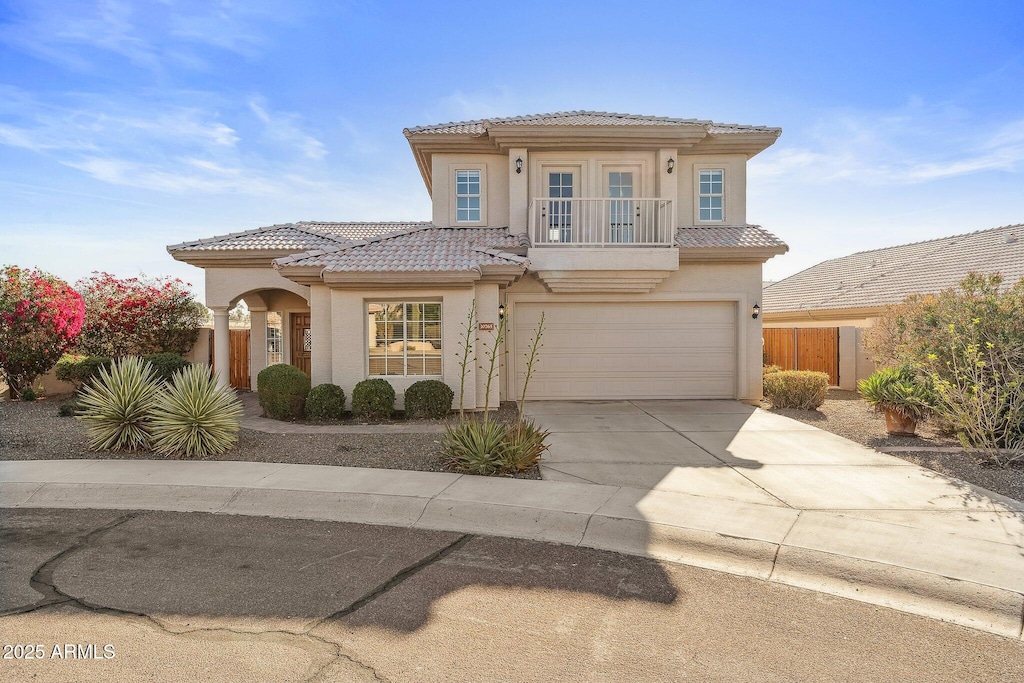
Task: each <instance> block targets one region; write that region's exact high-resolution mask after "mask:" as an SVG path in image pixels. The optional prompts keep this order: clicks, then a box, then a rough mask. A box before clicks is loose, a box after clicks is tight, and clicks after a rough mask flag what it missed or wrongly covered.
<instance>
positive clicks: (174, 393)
mask: <svg viewBox="0 0 1024 683" xmlns="http://www.w3.org/2000/svg"><path fill="white" fill-rule="evenodd" d="M241 417H242V404H241V403H239V401H238V398H237V397H236V396H235V392H234V391H232V389H231V387H228V386H222V385H219V384H218V383H217V377H216V375H213V374H211V372H210V370H209V369H208V368H206V367H204V366H202V365H191V366H188V367H186V368H183V369H181V370H179V371H178V372H176V373H174V375H173V376H172V377H171V381H170V382H169V383H168V384H167V386H166V388H165V389H164V390H163V391H162V392H161V393H160V395H159V396H158V397H157V399H156V404H155V405H154V406H153V420H152V431H153V450H155V451H156V452H157V453H161V454H163V455H174V456H182V457H187V458H196V457H204V456H208V455H219V454H220V453H224V452H225V451H227V450H229V449H230V448H231V447H232V446H234V445H235V443H236V442H237V441H238V427H239V422H240V420H241Z"/></svg>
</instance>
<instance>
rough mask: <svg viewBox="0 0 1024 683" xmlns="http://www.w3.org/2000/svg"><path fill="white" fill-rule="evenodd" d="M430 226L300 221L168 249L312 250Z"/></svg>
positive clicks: (218, 236) (421, 224)
mask: <svg viewBox="0 0 1024 683" xmlns="http://www.w3.org/2000/svg"><path fill="white" fill-rule="evenodd" d="M427 225H430V224H429V223H422V222H415V223H414V222H403V223H380V222H377V223H335V222H328V221H299V222H298V223H282V224H278V225H268V226H265V227H262V228H255V229H253V230H246V231H244V232H234V233H231V234H228V235H217V236H216V237H207V238H205V239H200V240H193V241H191V242H182V243H181V244H173V245H171V246H169V247H167V251H169V252H172V253H173V252H176V251H236V250H246V251H249V250H267V251H289V250H290V251H293V252H300V251H309V250H311V249H330V248H331V247H334V246H337V245H339V244H347V243H349V242H350V241H351V240H354V239H362V238H365V237H370V236H373V235H379V234H382V233H387V232H394V231H395V230H406V229H410V228H418V227H423V226H427Z"/></svg>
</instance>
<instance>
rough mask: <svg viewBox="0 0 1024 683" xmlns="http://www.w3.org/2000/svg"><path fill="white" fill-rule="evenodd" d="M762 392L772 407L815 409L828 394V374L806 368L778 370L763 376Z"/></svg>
mask: <svg viewBox="0 0 1024 683" xmlns="http://www.w3.org/2000/svg"><path fill="white" fill-rule="evenodd" d="M764 394H765V396H766V397H767V398H768V400H769V401H771V402H772V407H773V408H799V409H800V410H815V409H816V408H818V406H820V405H821V404H822V403H824V402H825V396H826V395H827V394H828V375H826V374H825V373H824V372H810V371H808V370H780V371H779V372H773V373H770V374H768V375H765V376H764Z"/></svg>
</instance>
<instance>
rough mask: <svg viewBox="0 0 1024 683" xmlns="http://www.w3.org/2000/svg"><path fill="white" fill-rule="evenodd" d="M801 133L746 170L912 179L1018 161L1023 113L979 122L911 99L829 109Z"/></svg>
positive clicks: (804, 176)
mask: <svg viewBox="0 0 1024 683" xmlns="http://www.w3.org/2000/svg"><path fill="white" fill-rule="evenodd" d="M812 131H813V132H812V133H811V134H810V135H809V136H807V139H804V140H801V141H800V142H799V143H798V144H797V145H795V146H786V145H785V143H784V142H783V144H782V145H780V147H781V149H779V150H778V151H773V152H770V153H768V154H764V155H762V156H759V157H756V158H754V159H753V160H752V161H751V162H750V172H751V173H752V174H757V176H758V177H761V178H764V179H766V180H768V181H769V182H771V181H777V182H780V183H786V184H790V183H793V182H795V181H799V182H803V183H812V184H821V183H830V182H835V181H842V182H853V183H860V184H865V185H883V184H889V185H894V184H895V185H910V184H919V183H927V182H930V181H935V180H941V179H944V178H953V177H958V176H963V175H969V174H975V173H982V172H986V171H1007V172H1015V171H1018V170H1020V169H1021V168H1022V167H1024V119H1019V120H1014V121H1010V122H1006V123H996V124H990V125H987V126H986V125H979V123H978V121H977V120H976V118H974V117H973V116H970V115H969V114H968V112H966V111H964V110H962V109H960V108H958V107H953V106H948V105H946V106H944V105H932V106H929V105H926V104H924V103H922V102H920V101H913V102H911V103H910V104H908V105H907V106H905V107H901V108H899V109H897V110H893V111H888V112H877V111H876V112H866V111H865V112H850V111H842V112H833V113H830V114H827V115H824V116H822V117H821V118H820V119H819V120H818V122H817V123H816V125H815V126H814V127H813V128H812Z"/></svg>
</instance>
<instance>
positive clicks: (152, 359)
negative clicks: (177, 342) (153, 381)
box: [143, 352, 192, 382]
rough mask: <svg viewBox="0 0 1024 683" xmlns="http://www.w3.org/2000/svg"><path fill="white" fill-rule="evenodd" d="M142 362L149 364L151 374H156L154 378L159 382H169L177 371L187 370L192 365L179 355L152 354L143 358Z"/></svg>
mask: <svg viewBox="0 0 1024 683" xmlns="http://www.w3.org/2000/svg"><path fill="white" fill-rule="evenodd" d="M143 360H146V361H148V362H149V364H150V365H152V366H153V372H154V373H155V374H156V378H157V379H158V380H160V381H161V382H170V381H171V377H173V376H174V373H176V372H177V371H178V370H181V369H182V368H187V367H188V366H190V365H192V364H191V363H189V362H188V361H187V360H185V359H184V357H182V356H181V354H178V353H170V352H168V353H154V354H151V355H149V356H143Z"/></svg>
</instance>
